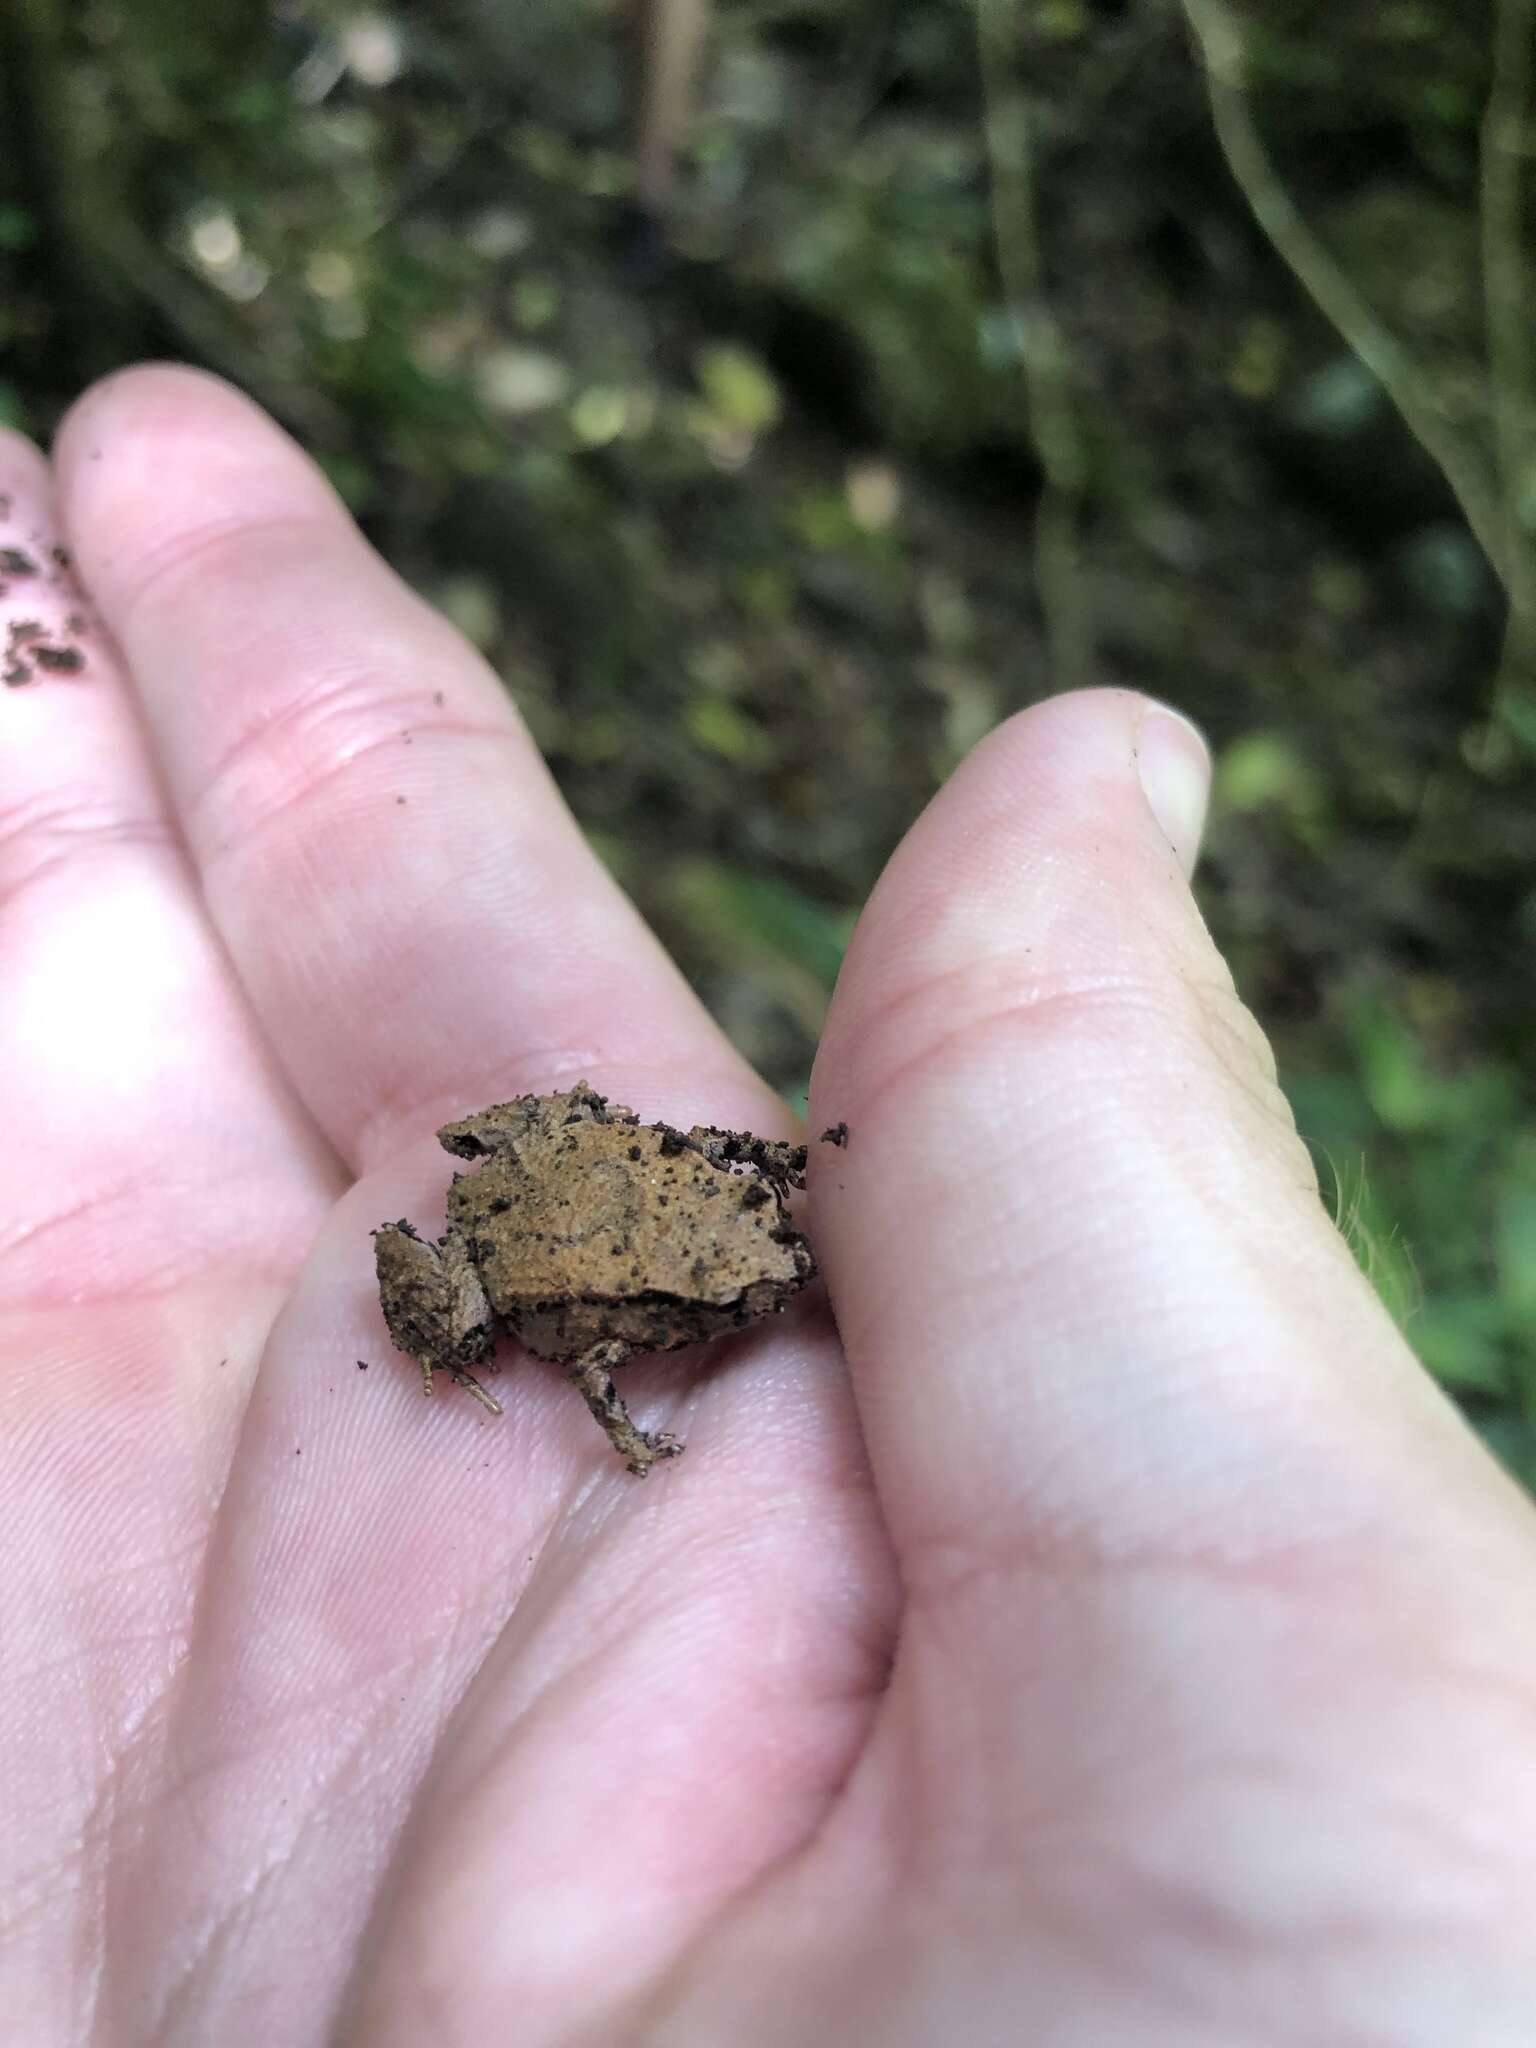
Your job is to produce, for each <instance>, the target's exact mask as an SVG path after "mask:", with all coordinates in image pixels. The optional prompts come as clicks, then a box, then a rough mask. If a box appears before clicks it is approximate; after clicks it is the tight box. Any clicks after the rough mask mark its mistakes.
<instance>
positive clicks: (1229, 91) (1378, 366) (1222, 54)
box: [1181, 0, 1527, 590]
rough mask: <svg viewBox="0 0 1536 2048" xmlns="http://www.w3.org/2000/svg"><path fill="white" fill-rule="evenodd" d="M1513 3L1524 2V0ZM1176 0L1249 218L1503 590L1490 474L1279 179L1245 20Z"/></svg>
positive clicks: (1501, 527)
mask: <svg viewBox="0 0 1536 2048" xmlns="http://www.w3.org/2000/svg"><path fill="white" fill-rule="evenodd" d="M1516 4H1517V5H1519V6H1520V7H1522V8H1523V7H1524V6H1525V5H1526V4H1527V0H1516ZM1181 5H1182V6H1183V10H1184V15H1185V18H1186V20H1187V21H1188V23H1189V26H1190V28H1191V30H1192V31H1193V33H1194V36H1195V40H1196V42H1197V43H1198V44H1199V47H1200V54H1201V57H1202V59H1203V61H1204V67H1205V77H1206V89H1207V91H1208V93H1209V95H1210V105H1211V119H1212V121H1213V123H1214V125H1215V129H1216V139H1217V141H1218V143H1219V144H1220V145H1221V151H1222V155H1223V156H1224V157H1225V158H1226V161H1227V167H1228V169H1229V170H1230V171H1231V173H1232V176H1233V177H1234V178H1235V179H1236V180H1237V183H1238V185H1239V187H1240V188H1241V190H1242V193H1243V196H1244V198H1245V199H1246V200H1247V201H1248V205H1249V208H1250V210H1251V211H1252V214H1253V217H1254V219H1255V220H1256V221H1257V222H1258V224H1259V226H1260V228H1262V229H1263V231H1264V233H1265V234H1266V235H1267V236H1268V238H1269V241H1270V244H1271V246H1272V247H1273V248H1274V250H1275V253H1276V254H1277V255H1278V256H1279V257H1280V259H1281V261H1282V262H1284V263H1285V264H1286V266H1287V267H1288V268H1289V270H1290V271H1291V273H1292V275H1293V276H1294V277H1295V278H1296V280H1297V282H1298V283H1299V284H1300V285H1301V286H1302V288H1303V289H1304V290H1305V291H1306V292H1307V294H1308V295H1309V297H1310V298H1311V299H1312V300H1313V302H1314V303H1315V304H1316V305H1317V307H1318V308H1319V310H1320V311H1321V312H1322V313H1323V314H1325V315H1326V317H1327V318H1328V319H1329V320H1331V321H1332V323H1333V325H1334V327H1335V328H1336V329H1337V330H1338V332H1339V335H1340V336H1341V338H1342V339H1343V341H1344V342H1345V344H1346V345H1347V346H1348V347H1349V348H1350V349H1351V350H1353V352H1354V354H1355V355H1356V356H1357V357H1358V358H1359V360H1360V361H1361V362H1362V363H1363V364H1364V365H1365V367H1366V369H1368V370H1369V371H1370V373H1371V375H1372V376H1373V377H1375V379H1376V381H1377V382H1378V383H1379V384H1380V385H1381V388H1382V389H1383V391H1385V393H1386V394H1387V397H1388V398H1389V399H1390V400H1391V401H1392V403H1393V405H1394V406H1396V408H1397V410H1398V412H1399V413H1400V414H1401V416H1402V419H1403V421H1404V424H1405V425H1406V426H1407V428H1408V430H1409V432H1410V433H1411V434H1412V435H1413V437H1414V439H1415V440H1416V441H1418V443H1419V445H1420V446H1421V447H1422V448H1423V449H1424V451H1425V452H1426V454H1428V456H1429V457H1430V459H1431V461H1433V462H1434V464H1435V465H1436V467H1437V468H1438V469H1439V470H1440V472H1441V474H1442V475H1443V476H1444V478H1445V480H1446V482H1447V483H1448V484H1449V486H1450V488H1451V490H1452V492H1453V493H1454V494H1455V498H1456V502H1457V503H1458V504H1459V505H1460V507H1461V510H1462V513H1463V515H1464V517H1465V519H1466V522H1467V524H1468V526H1469V527H1470V528H1471V530H1472V533H1473V536H1474V537H1475V539H1476V540H1477V543H1478V545H1479V547H1481V548H1482V550H1483V552H1484V554H1485V555H1486V556H1487V558H1488V561H1489V563H1490V565H1491V566H1492V568H1493V571H1494V574H1495V575H1496V576H1497V577H1498V579H1499V581H1500V582H1501V583H1502V584H1503V585H1504V587H1505V589H1506V590H1509V589H1510V588H1511V587H1512V578H1513V575H1514V573H1515V572H1514V565H1513V563H1512V561H1511V557H1510V548H1509V544H1508V537H1507V534H1506V527H1505V518H1504V507H1503V504H1502V502H1501V497H1500V492H1499V489H1498V484H1497V481H1496V479H1495V478H1494V477H1493V476H1492V475H1491V474H1490V472H1489V470H1488V468H1487V466H1486V464H1485V463H1484V461H1483V459H1482V457H1481V455H1480V454H1479V452H1478V450H1477V448H1476V446H1475V445H1474V443H1473V442H1472V440H1471V437H1470V436H1469V435H1468V434H1466V433H1465V432H1464V430H1463V429H1462V428H1461V426H1460V425H1459V424H1458V423H1457V422H1455V421H1454V420H1452V419H1450V418H1449V417H1448V416H1447V414H1446V413H1445V411H1444V410H1443V408H1442V407H1441V405H1440V402H1439V399H1438V398H1437V396H1436V394H1435V392H1434V391H1433V389H1432V388H1431V386H1430V383H1429V380H1428V378H1427V377H1426V375H1425V373H1424V372H1423V371H1422V370H1421V369H1420V368H1419V366H1418V364H1417V363H1415V362H1414V361H1413V359H1412V357H1411V356H1409V354H1408V353H1407V351H1406V350H1405V349H1404V348H1403V347H1402V346H1401V344H1400V343H1399V342H1398V341H1397V339H1396V337H1395V336H1394V335H1392V334H1391V333H1390V332H1389V331H1388V329H1387V328H1386V327H1385V326H1384V325H1383V324H1382V322H1381V320H1380V319H1379V318H1378V316H1377V314H1376V313H1375V311H1374V310H1373V309H1372V307H1371V306H1370V304H1369V303H1368V302H1367V300H1366V299H1365V298H1364V297H1362V295H1361V294H1360V292H1358V291H1357V290H1356V288H1355V286H1354V285H1353V284H1352V283H1351V282H1350V280H1349V279H1348V278H1347V277H1346V276H1345V274H1344V272H1343V271H1342V270H1340V268H1339V266H1338V265H1337V264H1336V263H1335V262H1334V260H1333V258H1332V256H1330V255H1329V253H1328V251H1327V250H1326V249H1325V248H1324V247H1323V245H1322V243H1321V242H1320V241H1319V240H1318V239H1317V237H1316V236H1315V235H1314V234H1313V232H1312V230H1311V229H1310V228H1309V227H1308V226H1307V224H1306V222H1305V221H1304V220H1303V219H1302V217H1301V215H1300V213H1299V212H1298V211H1297V209H1296V205H1295V202H1294V201H1293V200H1292V198H1291V196H1290V194H1289V193H1288V192H1287V191H1286V189H1285V187H1284V186H1283V185H1282V184H1281V182H1280V179H1279V177H1278V176H1277V174H1276V172H1275V168H1274V165H1273V164H1272V163H1271V161H1270V159H1269V154H1268V152H1267V150H1266V149H1265V147H1264V143H1263V140H1262V138H1261V137H1260V135H1259V131H1258V128H1257V126H1256V124H1255V122H1254V118H1253V111H1252V108H1251V106H1250V104H1249V100H1248V92H1247V82H1246V57H1245V51H1244V47H1243V34H1242V29H1241V28H1240V26H1239V24H1238V21H1237V18H1236V16H1235V15H1234V14H1233V13H1232V10H1231V9H1230V8H1229V7H1228V6H1227V4H1226V0H1181Z"/></svg>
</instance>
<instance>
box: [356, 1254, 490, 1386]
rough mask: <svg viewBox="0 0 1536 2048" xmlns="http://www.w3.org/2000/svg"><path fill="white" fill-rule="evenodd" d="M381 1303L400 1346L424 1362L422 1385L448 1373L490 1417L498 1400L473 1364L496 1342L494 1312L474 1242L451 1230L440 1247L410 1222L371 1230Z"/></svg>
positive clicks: (410, 1356)
mask: <svg viewBox="0 0 1536 2048" xmlns="http://www.w3.org/2000/svg"><path fill="white" fill-rule="evenodd" d="M373 1248H374V1263H375V1264H376V1266H377V1268H378V1274H379V1302H380V1305H381V1306H382V1308H383V1310H384V1320H385V1322H386V1323H387V1324H388V1326H389V1334H390V1336H391V1337H392V1338H393V1339H394V1342H395V1345H396V1347H397V1348H398V1349H399V1350H401V1351H403V1352H404V1353H405V1355H406V1357H407V1358H414V1359H415V1361H416V1363H417V1364H418V1365H419V1366H420V1367H421V1380H422V1391H423V1392H424V1393H428V1394H430V1393H431V1391H432V1375H433V1373H434V1372H436V1371H441V1372H445V1373H447V1374H448V1376H449V1378H450V1379H452V1380H454V1381H456V1382H457V1384H458V1385H459V1386H461V1387H463V1388H465V1389H466V1390H467V1391H468V1392H469V1393H471V1394H473V1395H474V1397H475V1399H476V1400H477V1401H478V1402H479V1403H480V1404H481V1406H482V1407H484V1408H489V1409H490V1411H491V1413H492V1414H493V1415H499V1414H500V1413H501V1403H500V1402H499V1401H497V1400H495V1399H494V1398H493V1397H492V1396H491V1395H490V1394H488V1393H487V1392H486V1390H485V1388H484V1387H482V1386H481V1384H480V1382H479V1381H478V1380H477V1379H476V1378H475V1376H474V1374H473V1373H472V1372H471V1371H470V1370H469V1367H470V1366H471V1365H473V1364H476V1363H478V1361H479V1360H481V1359H482V1358H488V1357H489V1356H490V1354H491V1352H492V1350H493V1349H494V1348H495V1343H496V1317H495V1314H494V1312H493V1310H492V1308H491V1304H490V1303H489V1301H487V1299H486V1295H485V1289H484V1288H483V1287H482V1286H481V1284H480V1276H479V1274H478V1273H477V1272H476V1271H475V1267H474V1262H473V1260H472V1259H471V1257H470V1254H469V1247H468V1246H467V1245H466V1243H465V1242H464V1239H463V1238H462V1237H460V1235H459V1233H458V1232H457V1231H456V1230H452V1229H450V1230H449V1232H448V1234H447V1236H446V1237H444V1238H443V1240H442V1243H441V1245H440V1246H439V1245H434V1244H428V1242H427V1241H426V1239H425V1238H423V1237H419V1236H418V1235H417V1233H416V1232H415V1231H414V1230H413V1229H412V1228H411V1226H410V1224H409V1223H406V1222H404V1221H403V1220H402V1221H401V1222H399V1223H386V1224H385V1225H384V1226H383V1227H382V1229H379V1230H376V1231H375V1232H374V1233H373Z"/></svg>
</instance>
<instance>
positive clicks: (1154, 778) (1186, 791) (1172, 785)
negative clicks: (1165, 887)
mask: <svg viewBox="0 0 1536 2048" xmlns="http://www.w3.org/2000/svg"><path fill="white" fill-rule="evenodd" d="M1135 755H1136V772H1137V774H1138V775H1139V776H1140V778H1141V787H1142V791H1143V793H1144V794H1145V796H1146V799H1147V802H1148V804H1149V805H1150V806H1151V810H1152V815H1153V817H1154V818H1155V819H1156V820H1157V822H1158V824H1159V825H1160V826H1161V827H1162V830H1163V832H1164V834H1165V836H1166V838H1167V840H1168V843H1169V845H1170V846H1171V847H1172V848H1173V850H1174V852H1175V853H1176V854H1177V855H1178V860H1179V865H1180V867H1181V868H1182V869H1183V870H1184V873H1185V875H1186V876H1189V875H1192V874H1193V873H1194V871H1195V862H1196V860H1197V859H1198V858H1199V854H1200V840H1201V835H1202V834H1203V833H1204V831H1205V816H1206V811H1207V810H1208V808H1209V806H1210V800H1211V750H1210V748H1209V747H1208V746H1207V745H1206V743H1205V739H1204V736H1203V735H1202V734H1201V732H1200V731H1199V729H1198V728H1197V727H1196V726H1195V725H1194V724H1193V723H1192V722H1191V721H1190V720H1189V719H1187V718H1186V717H1185V716H1184V714H1183V712H1181V711H1175V710H1173V709H1171V708H1170V707H1169V706H1168V705H1166V704H1158V703H1155V702H1150V701H1149V702H1148V703H1147V704H1146V706H1145V709H1144V711H1143V714H1142V718H1141V722H1140V724H1139V726H1138V727H1137V732H1136V744H1135Z"/></svg>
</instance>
